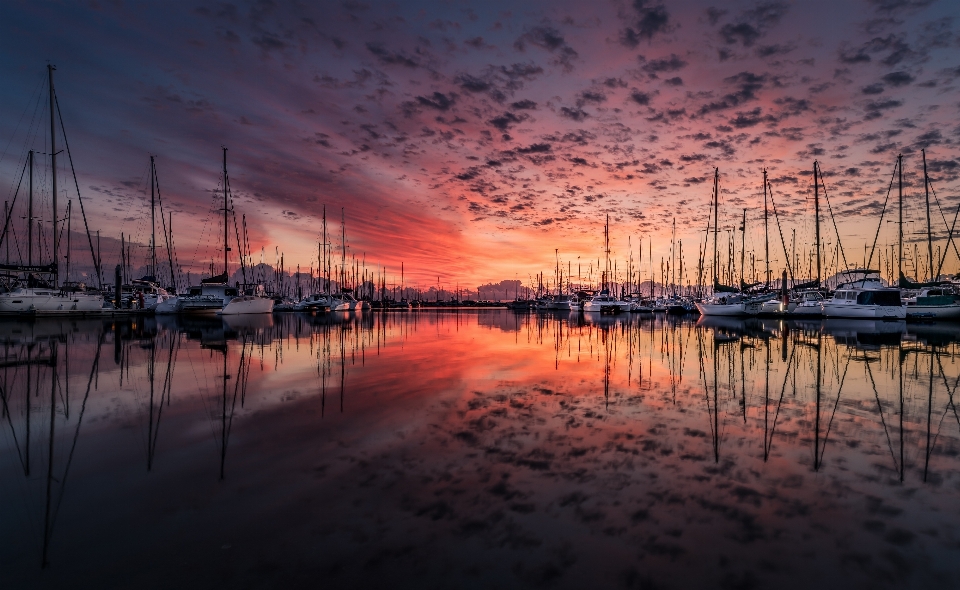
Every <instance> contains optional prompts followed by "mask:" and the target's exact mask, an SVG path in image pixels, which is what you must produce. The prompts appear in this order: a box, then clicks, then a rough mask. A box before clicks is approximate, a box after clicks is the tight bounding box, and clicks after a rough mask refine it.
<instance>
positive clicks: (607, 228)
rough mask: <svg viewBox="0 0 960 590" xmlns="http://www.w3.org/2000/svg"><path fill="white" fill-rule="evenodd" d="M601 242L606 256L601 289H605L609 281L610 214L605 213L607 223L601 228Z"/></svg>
mask: <svg viewBox="0 0 960 590" xmlns="http://www.w3.org/2000/svg"><path fill="white" fill-rule="evenodd" d="M603 241H604V253H605V254H606V257H607V258H606V263H605V265H604V273H603V277H604V281H603V283H604V284H603V288H604V289H606V288H607V283H608V282H609V281H610V214H609V213H607V223H606V225H604V226H603Z"/></svg>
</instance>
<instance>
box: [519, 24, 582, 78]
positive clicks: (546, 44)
mask: <svg viewBox="0 0 960 590" xmlns="http://www.w3.org/2000/svg"><path fill="white" fill-rule="evenodd" d="M527 44H530V45H535V46H537V47H540V48H542V49H546V50H547V51H549V52H550V53H552V54H553V55H554V56H555V58H554V59H555V62H556V63H557V64H559V65H560V66H561V67H562V68H563V70H564V71H567V72H569V71H572V70H573V60H575V59H577V58H578V57H579V56H580V55H579V54H578V53H577V52H576V50H575V49H574V48H573V47H570V45H568V44H567V41H566V40H565V39H564V37H563V35H561V34H560V31H558V30H557V29H555V28H553V27H549V26H538V27H533V28H531V29H528V30H527V31H526V32H525V33H524V34H523V35H521V36H520V37H519V38H518V39H517V40H516V41H515V42H514V44H513V47H514V49H516V50H517V51H524V50H526V46H527Z"/></svg>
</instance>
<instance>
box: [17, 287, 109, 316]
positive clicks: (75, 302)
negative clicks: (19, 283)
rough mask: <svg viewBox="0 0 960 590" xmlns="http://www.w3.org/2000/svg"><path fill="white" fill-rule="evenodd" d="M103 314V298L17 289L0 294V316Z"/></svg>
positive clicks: (82, 294) (83, 294)
mask: <svg viewBox="0 0 960 590" xmlns="http://www.w3.org/2000/svg"><path fill="white" fill-rule="evenodd" d="M102 312H103V296H102V295H90V294H87V293H60V292H59V291H48V290H45V289H44V290H41V289H17V290H15V291H13V292H10V293H2V294H0V314H37V315H71V314H92V313H102Z"/></svg>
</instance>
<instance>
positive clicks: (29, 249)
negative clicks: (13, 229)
mask: <svg viewBox="0 0 960 590" xmlns="http://www.w3.org/2000/svg"><path fill="white" fill-rule="evenodd" d="M27 158H28V159H29V161H30V200H29V201H28V205H27V264H28V265H30V266H33V150H30V151H29V152H28V154H27Z"/></svg>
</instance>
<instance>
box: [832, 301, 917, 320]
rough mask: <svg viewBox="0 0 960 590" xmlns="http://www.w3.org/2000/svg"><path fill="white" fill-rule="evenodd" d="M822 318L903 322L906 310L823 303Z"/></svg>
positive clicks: (903, 308) (892, 306) (893, 306)
mask: <svg viewBox="0 0 960 590" xmlns="http://www.w3.org/2000/svg"><path fill="white" fill-rule="evenodd" d="M823 316H824V317H827V318H850V319H868V320H885V319H890V320H903V319H906V317H907V308H906V306H904V305H857V304H836V303H830V302H824V303H823Z"/></svg>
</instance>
